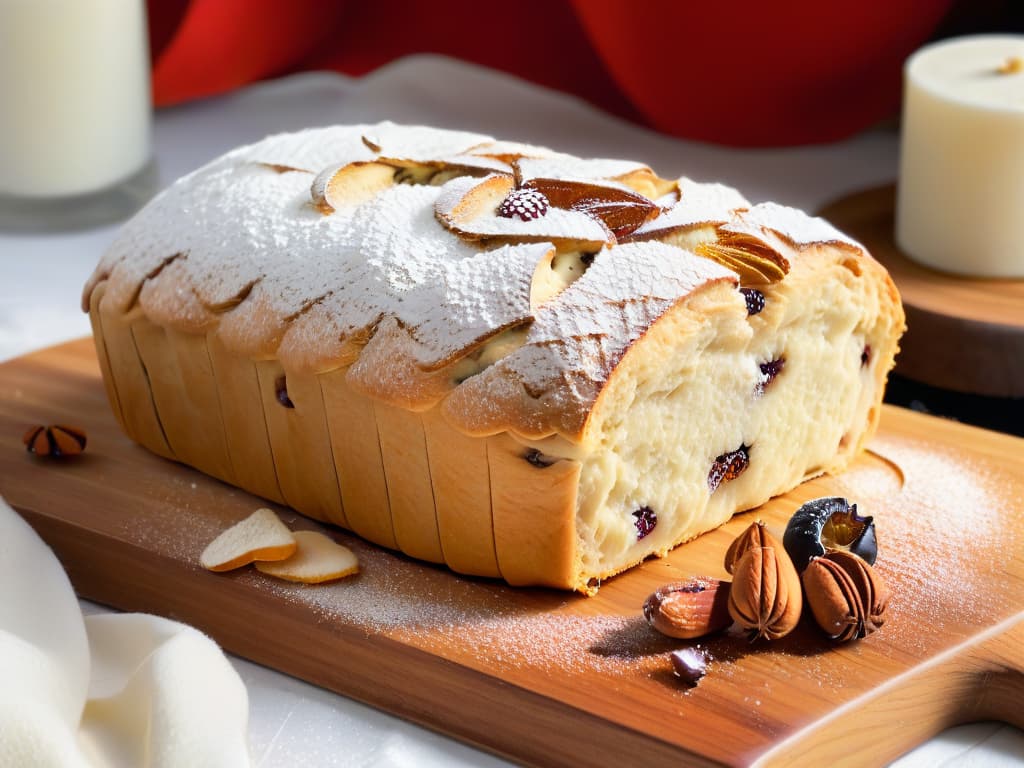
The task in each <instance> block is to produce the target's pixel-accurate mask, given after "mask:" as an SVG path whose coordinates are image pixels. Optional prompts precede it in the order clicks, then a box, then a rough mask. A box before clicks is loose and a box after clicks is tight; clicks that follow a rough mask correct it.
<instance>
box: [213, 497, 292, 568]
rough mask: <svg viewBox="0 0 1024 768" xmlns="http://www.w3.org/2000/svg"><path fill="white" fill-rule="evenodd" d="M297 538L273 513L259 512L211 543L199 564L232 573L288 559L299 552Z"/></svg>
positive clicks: (265, 510) (263, 510) (261, 510)
mask: <svg viewBox="0 0 1024 768" xmlns="http://www.w3.org/2000/svg"><path fill="white" fill-rule="evenodd" d="M295 538H296V537H295V536H294V535H293V534H292V532H291V531H289V530H288V528H287V527H285V524H284V523H282V522H281V520H280V519H279V518H278V516H277V515H276V514H274V512H273V511H272V510H269V509H257V510H256V511H255V512H253V513H252V514H251V515H249V517H247V518H245V519H244V520H242V521H241V522H238V523H235V524H234V525H233V526H231V527H230V528H228V529H227V530H226V531H224V532H223V533H222V534H220V536H218V537H217V538H215V539H214V540H213V541H211V542H210V543H209V544H208V545H207V546H206V549H204V550H203V553H202V554H201V555H200V556H199V562H200V563H201V564H202V566H203V567H204V568H207V569H209V570H211V571H230V570H232V569H234V568H241V567H242V566H243V565H248V564H249V563H251V562H254V561H257V560H267V561H270V560H284V559H285V558H288V557H291V556H292V555H293V554H294V553H295V550H296V547H297V543H296V541H295Z"/></svg>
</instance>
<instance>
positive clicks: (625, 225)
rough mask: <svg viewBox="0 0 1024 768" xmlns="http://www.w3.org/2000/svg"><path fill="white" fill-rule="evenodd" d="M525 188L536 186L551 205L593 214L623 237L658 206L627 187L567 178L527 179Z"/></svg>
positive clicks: (637, 226) (657, 211)
mask: <svg viewBox="0 0 1024 768" xmlns="http://www.w3.org/2000/svg"><path fill="white" fill-rule="evenodd" d="M523 186H524V187H525V188H528V189H536V190H537V191H538V192H540V193H541V194H543V195H544V196H545V197H546V198H547V199H548V201H549V202H550V203H551V205H553V206H555V207H557V208H568V209H570V210H573V211H580V212H582V213H585V214H587V215H588V216H593V217H594V218H596V219H598V220H599V221H601V222H602V223H603V224H604V225H605V226H606V227H608V229H610V230H611V231H612V234H613V235H615V237H617V238H619V237H624V236H626V235H628V234H629V233H631V232H633V231H635V230H637V229H639V228H640V227H641V226H643V224H644V223H645V222H647V221H649V220H650V219H653V218H654V217H655V216H657V215H658V214H659V213H661V209H660V208H659V207H658V206H657V205H655V204H654V202H653V201H652V200H650V199H649V198H647V197H644V196H643V195H641V194H638V193H636V192H633V191H632V190H630V189H625V188H620V187H614V186H610V185H605V184H598V183H590V182H586V181H572V180H569V179H530V180H529V181H527V182H525V183H524V184H523Z"/></svg>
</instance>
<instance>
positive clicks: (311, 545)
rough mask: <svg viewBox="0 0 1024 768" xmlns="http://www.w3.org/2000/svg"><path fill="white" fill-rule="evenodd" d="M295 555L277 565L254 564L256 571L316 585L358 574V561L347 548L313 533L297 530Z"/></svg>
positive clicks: (275, 563)
mask: <svg viewBox="0 0 1024 768" xmlns="http://www.w3.org/2000/svg"><path fill="white" fill-rule="evenodd" d="M293 536H294V537H295V541H296V543H297V544H298V549H297V550H296V551H295V554H294V555H292V556H291V557H289V558H288V559H287V560H281V561H279V562H274V563H269V562H257V563H256V570H258V571H260V572H261V573H266V574H268V575H270V576H276V577H277V578H279V579H286V580H288V581H301V582H303V583H305V584H319V583H321V582H324V581H333V580H334V579H340V578H343V577H345V576H351V575H352V574H354V573H358V572H359V561H358V560H357V559H356V556H355V555H354V554H353V553H352V550H350V549H349V548H348V547H344V546H342V545H341V544H338V543H336V542H335V541H333V540H332V539H330V538H328V537H327V536H325V535H324V534H322V533H317V532H316V531H296V532H295V533H294V534H293Z"/></svg>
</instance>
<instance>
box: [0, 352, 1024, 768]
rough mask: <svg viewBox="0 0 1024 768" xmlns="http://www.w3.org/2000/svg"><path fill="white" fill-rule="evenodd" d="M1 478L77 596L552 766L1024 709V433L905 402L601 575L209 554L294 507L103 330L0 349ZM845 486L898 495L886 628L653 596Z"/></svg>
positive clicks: (849, 751) (730, 751)
mask: <svg viewBox="0 0 1024 768" xmlns="http://www.w3.org/2000/svg"><path fill="white" fill-rule="evenodd" d="M33 423H68V424H74V425H78V426H80V427H82V428H84V429H85V430H86V431H87V432H88V435H89V444H88V447H87V450H86V452H85V453H84V454H83V455H82V456H80V457H77V458H76V459H74V460H69V461H47V460H41V459H37V458H35V457H32V456H30V455H28V454H27V453H26V452H25V450H24V447H23V446H22V444H21V435H22V433H23V431H24V429H25V428H26V427H28V426H29V425H30V424H33ZM0 494H2V495H3V496H5V497H6V498H7V500H8V501H9V502H10V503H12V504H13V505H14V506H15V508H16V509H18V510H19V511H20V512H21V513H22V514H23V515H24V516H25V517H26V519H27V520H28V521H29V522H30V523H31V524H32V525H33V526H34V527H35V528H36V530H37V531H39V533H40V534H41V535H42V536H43V538H44V539H45V540H46V541H47V542H48V543H49V544H50V545H51V546H52V547H53V548H54V550H55V551H56V553H57V555H58V557H59V558H60V559H61V561H62V562H63V563H64V565H65V567H66V568H67V570H68V573H69V575H70V577H71V580H72V583H73V584H74V585H75V588H76V589H77V590H78V592H79V594H80V595H82V596H84V597H87V598H90V599H93V600H97V601H99V602H102V603H106V604H109V605H112V606H115V607H118V608H123V609H126V610H135V611H150V612H154V613H158V614H161V615H165V616H170V617H171V618H175V619H180V620H182V621H186V622H188V623H191V624H193V625H195V626H197V627H198V628H200V629H202V630H203V631H205V632H207V633H209V634H210V635H212V636H213V637H214V638H215V639H216V640H217V641H218V642H220V643H221V644H222V645H223V646H224V647H225V648H226V649H227V650H229V651H232V652H234V653H237V654H239V655H241V656H244V657H246V658H250V659H252V660H254V661H256V662H259V663H262V664H265V665H267V666H270V667H274V668H276V669H280V670H282V671H284V672H287V673H289V674H292V675H295V676H297V677H301V678H303V679H306V680H309V681H311V682H313V683H316V684H317V685H321V686H324V687H326V688H329V689H332V690H335V691H338V692H339V693H342V694H344V695H346V696H351V697H353V698H356V699H359V700H362V701H364V702H367V703H369V704H372V705H374V706H376V707H379V708H381V709H384V710H387V711H390V712H393V713H395V714H397V715H399V716H401V717H404V718H407V719H409V720H412V721H415V722H418V723H421V724H423V725H425V726H427V727H429V728H433V729H435V730H438V731H441V732H443V733H446V734H449V735H451V736H454V737H455V738H458V739H462V740H464V741H467V742H469V743H472V744H475V745H478V746H480V747H482V748H483V749H486V750H489V751H492V752H495V753H497V754H501V755H504V756H506V757H509V758H511V759H513V760H516V761H519V762H522V763H526V764H530V765H543V766H553V765H588V766H613V765H614V766H622V765H676V766H679V765H683V766H690V765H692V766H698V765H699V766H706V765H786V766H788V765H821V764H830V765H870V764H882V763H884V762H886V761H888V760H891V759H892V758H893V757H895V756H897V755H899V754H901V753H903V752H905V751H906V750H908V749H910V748H912V747H913V746H915V745H917V744H919V743H920V742H922V741H923V740H925V739H927V738H929V737H930V736H932V735H933V734H935V733H937V732H938V731H940V730H942V729H943V728H946V727H948V726H950V725H952V724H955V723H958V722H965V721H970V720H975V719H989V718H993V719H1001V720H1005V721H1007V722H1011V723H1014V724H1016V725H1017V726H1019V727H1024V713H1022V709H1021V707H1020V702H1021V701H1022V699H1024V526H1022V524H1024V510H1022V508H1021V504H1022V501H1021V500H1022V499H1024V441H1022V440H1019V439H1015V438H1011V437H1008V436H1004V435H999V434H996V433H991V432H986V431H983V430H978V429H974V428H969V427H964V426H961V425H958V424H955V423H951V422H946V421H941V420H938V419H934V418H931V417H927V416H922V415H919V414H913V413H910V412H908V411H903V410H900V409H896V408H892V407H886V408H885V411H884V415H883V418H882V426H881V430H880V433H879V435H878V436H877V437H876V438H875V440H874V441H873V442H872V444H871V451H870V452H868V453H866V454H864V455H863V456H862V457H861V458H859V459H858V460H857V462H856V463H855V465H854V466H853V467H852V468H851V469H850V470H848V471H847V472H846V473H844V474H843V475H841V476H838V477H822V478H819V479H817V480H813V481H810V482H808V483H805V484H804V485H802V486H801V487H799V488H798V489H796V490H795V491H793V492H791V493H790V494H787V495H785V496H783V497H779V498H777V499H774V500H772V501H771V502H769V503H768V504H766V505H764V506H763V507H761V508H759V509H758V510H755V511H754V512H751V513H747V514H743V515H739V516H737V517H736V518H735V519H733V520H732V521H731V522H730V523H728V524H727V525H726V526H724V527H723V528H721V529H719V530H717V531H713V532H712V533H709V534H707V535H705V536H703V537H701V538H699V539H698V540H696V541H694V542H692V543H690V544H687V545H685V546H682V547H680V548H678V549H676V550H675V551H674V552H672V553H671V554H670V556H668V557H667V558H664V559H662V560H652V561H648V562H647V563H645V564H643V565H642V566H640V567H638V568H635V569H633V570H632V571H630V572H629V573H627V574H624V575H622V576H620V577H616V578H615V579H612V580H610V581H608V582H607V583H606V584H604V585H603V586H602V588H601V590H600V591H599V593H598V594H597V596H596V597H592V598H586V597H581V596H578V595H571V594H567V593H560V592H555V591H549V590H541V589H514V588H511V587H507V586H504V585H501V584H499V583H497V582H493V581H490V580H486V579H472V578H466V577H459V576H456V575H454V574H452V573H450V572H448V571H447V570H445V569H443V568H441V567H436V566H431V565H429V564H424V563H420V562H413V561H411V560H409V559H408V558H405V557H402V556H400V555H396V554H393V553H390V552H388V551H386V550H383V549H380V548H377V547H374V546H371V545H368V544H365V543H362V542H360V541H359V540H357V539H354V538H353V537H351V536H349V535H347V534H345V533H344V532H341V531H337V530H331V531H330V533H331V535H333V536H334V537H335V538H337V539H338V540H340V541H343V542H345V543H348V544H349V545H350V546H351V547H352V548H353V549H354V550H355V551H356V552H357V554H358V555H359V557H360V559H361V561H362V565H363V570H362V573H361V574H360V575H359V576H357V577H355V578H353V579H349V580H345V581H341V582H338V583H335V584H333V585H323V586H315V587H305V586H302V585H293V584H288V583H285V582H280V581H277V580H274V579H273V578H271V577H268V576H264V575H262V574H259V573H258V572H256V571H254V570H252V569H251V568H246V569H243V570H241V571H238V572H233V573H229V574H213V573H209V572H206V571H204V570H202V569H201V568H200V567H199V564H198V557H199V553H200V551H201V550H202V548H203V547H204V546H205V544H206V543H207V542H208V541H209V540H210V539H212V538H213V537H214V536H215V535H216V534H217V533H218V532H220V531H221V530H223V529H224V528H225V527H227V526H228V525H229V524H230V523H233V522H235V521H237V520H239V519H241V518H242V517H244V516H246V515H248V514H249V513H250V512H251V511H252V510H253V509H255V508H257V507H258V506H267V505H269V506H271V507H273V508H274V509H276V510H278V511H279V513H280V514H281V516H282V519H283V520H285V522H286V523H287V524H288V525H289V526H291V527H292V528H296V529H297V528H308V529H318V530H326V529H325V528H324V527H323V526H321V525H320V524H319V523H316V522H314V521H312V520H308V519H306V518H302V517H300V516H298V515H296V514H295V513H294V512H291V511H290V510H288V509H287V508H284V507H280V506H277V505H273V504H268V503H267V502H264V501H262V500H260V499H257V498H256V497H253V496H250V495H248V494H246V493H244V492H242V491H239V490H237V489H234V488H231V487H230V486H227V485H224V484H222V483H220V482H218V481H216V480H213V479H211V478H208V477H206V476H203V475H201V474H199V473H197V472H195V471H193V470H191V469H189V468H187V467H184V466H181V465H178V464H174V463H172V462H169V461H166V460H164V459H161V458H159V457H157V456H155V455H152V454H150V453H148V452H146V451H144V450H143V449H141V448H139V447H137V446H135V445H133V444H132V443H130V442H129V441H128V440H127V439H126V438H125V437H124V436H123V435H122V433H121V431H120V429H119V428H118V426H117V424H116V422H115V420H114V418H113V416H112V414H111V413H110V411H109V408H108V406H107V402H106V396H105V394H104V390H103V384H102V382H101V381H100V378H99V372H98V368H97V364H96V360H95V355H94V351H93V348H92V343H91V341H89V340H80V341H77V342H73V343H70V344H67V345H64V346H61V347H55V348H52V349H49V350H44V351H42V352H39V353H36V354H33V355H30V356H26V357H23V358H19V359H17V360H14V361H11V362H8V363H5V364H3V365H0ZM834 494H838V495H845V496H848V497H849V498H850V499H851V500H854V501H857V502H858V503H859V504H860V508H861V511H862V512H864V513H868V514H873V515H874V516H875V519H876V522H877V526H878V535H879V541H880V554H879V560H878V564H877V568H878V570H879V572H880V573H881V574H882V575H883V576H884V578H885V579H886V580H887V582H888V584H889V586H890V588H891V590H892V592H893V598H892V600H891V603H890V610H889V614H888V620H887V622H886V623H885V625H884V626H883V627H882V628H881V629H880V630H879V631H878V632H876V633H875V634H873V635H871V636H869V637H868V638H866V639H864V640H862V641H859V642H856V643H853V644H849V645H845V646H840V647H835V646H831V645H830V644H829V643H828V642H827V641H825V640H824V639H823V637H822V636H821V635H820V634H819V632H818V631H817V630H816V628H815V627H813V626H811V624H810V623H809V622H808V621H806V620H805V621H803V622H802V624H801V626H800V627H798V629H797V630H796V631H795V632H794V633H792V634H791V635H789V636H787V637H786V638H784V639H782V640H780V641H777V642H775V643H770V644H769V643H755V644H750V643H749V642H747V640H746V639H745V638H744V637H743V636H741V634H740V633H738V632H735V631H733V630H730V631H728V632H725V633H723V634H720V635H717V636H714V637H710V638H705V639H704V640H701V641H695V642H697V643H699V644H701V646H702V647H703V648H705V649H706V650H707V651H708V652H709V653H710V654H711V656H712V658H713V660H712V662H711V663H710V665H709V669H708V674H707V675H706V677H705V678H704V679H703V680H702V681H701V682H700V683H699V685H698V686H697V687H696V688H693V689H687V688H685V687H683V686H682V685H680V684H679V681H677V680H676V679H675V678H674V677H673V675H672V673H671V671H670V667H669V663H668V659H667V654H668V652H669V651H670V650H672V649H673V648H677V647H680V646H682V645H685V644H686V642H684V641H672V640H668V639H667V638H663V637H661V636H660V635H657V634H656V633H654V632H653V630H650V629H649V628H648V627H647V626H646V624H645V623H644V621H643V620H642V618H641V616H640V606H641V604H642V602H643V600H644V598H645V597H646V595H647V594H648V593H650V592H651V591H652V590H653V589H654V588H655V587H657V586H659V585H661V584H663V583H666V582H668V581H672V580H677V579H680V578H683V577H686V576H689V575H692V574H707V575H711V576H719V577H725V572H724V570H723V568H722V563H721V561H722V557H723V555H724V552H725V549H726V547H727V545H728V543H729V542H730V541H731V539H732V538H733V537H734V536H735V535H736V534H738V533H739V532H740V531H741V530H742V529H743V528H745V527H746V526H747V525H748V524H749V523H750V522H751V521H752V520H754V519H756V518H762V519H764V520H765V521H766V522H767V524H768V526H769V528H770V529H771V530H772V531H773V532H775V533H776V534H781V532H782V529H783V527H784V525H785V522H786V520H787V519H788V517H789V515H790V514H791V513H792V512H793V511H794V510H795V509H796V507H797V506H799V504H801V503H802V502H803V501H805V500H807V499H810V498H814V497H818V496H822V495H834Z"/></svg>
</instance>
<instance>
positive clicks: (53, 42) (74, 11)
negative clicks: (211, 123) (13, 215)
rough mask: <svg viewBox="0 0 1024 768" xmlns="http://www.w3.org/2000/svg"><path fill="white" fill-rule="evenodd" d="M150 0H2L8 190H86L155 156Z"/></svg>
mask: <svg viewBox="0 0 1024 768" xmlns="http://www.w3.org/2000/svg"><path fill="white" fill-rule="evenodd" d="M148 48H149V47H148V42H147V36H146V18H145V8H144V2H143V0H0V194H4V195H10V196H12V197H18V198H52V197H67V196H71V195H81V194H86V193H90V192H94V191H97V190H101V189H104V188H106V187H110V186H112V185H114V184H117V183H118V182H120V181H122V180H124V179H126V178H127V177H129V176H131V175H132V174H133V173H135V172H137V171H139V170H140V169H141V168H143V166H145V165H146V163H147V161H148V160H149V157H150V135H149V134H150V114H151V111H152V109H151V102H150V88H149V53H148Z"/></svg>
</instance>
